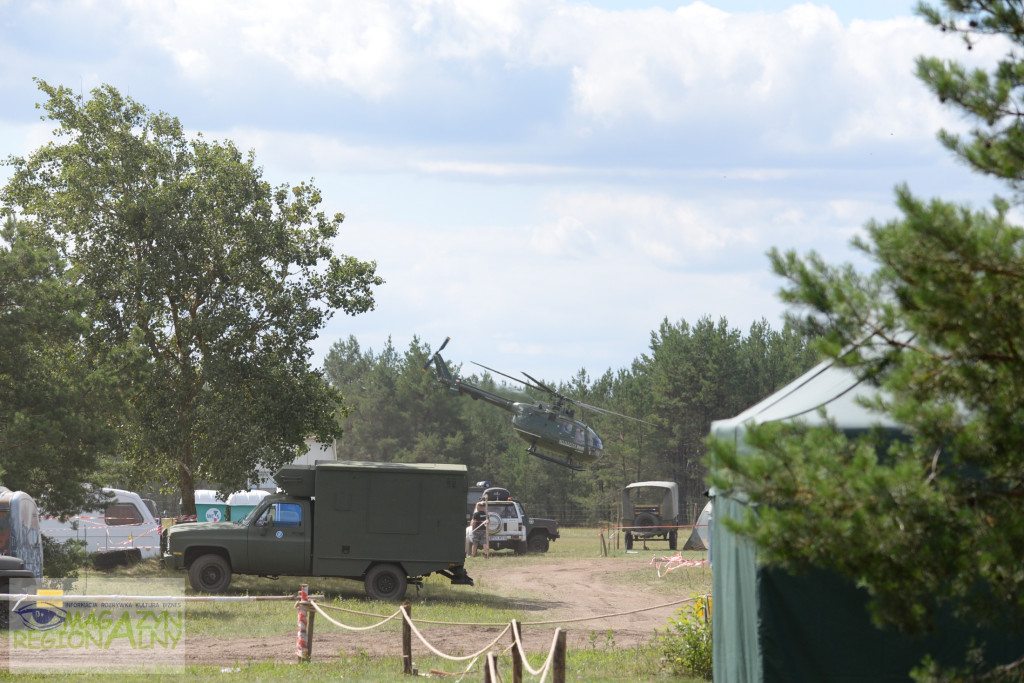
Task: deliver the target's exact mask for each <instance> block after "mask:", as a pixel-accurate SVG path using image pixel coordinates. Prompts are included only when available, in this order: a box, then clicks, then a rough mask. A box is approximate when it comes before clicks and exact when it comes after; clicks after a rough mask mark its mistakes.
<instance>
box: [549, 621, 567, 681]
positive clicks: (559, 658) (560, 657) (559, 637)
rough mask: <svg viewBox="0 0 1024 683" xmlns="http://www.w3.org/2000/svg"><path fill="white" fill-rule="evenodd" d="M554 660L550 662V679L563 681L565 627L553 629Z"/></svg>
mask: <svg viewBox="0 0 1024 683" xmlns="http://www.w3.org/2000/svg"><path fill="white" fill-rule="evenodd" d="M554 655H555V657H554V661H553V662H551V669H552V670H551V680H552V682H553V683H565V629H564V628H560V629H558V630H556V631H555V652H554Z"/></svg>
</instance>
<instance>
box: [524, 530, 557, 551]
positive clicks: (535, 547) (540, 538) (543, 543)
mask: <svg viewBox="0 0 1024 683" xmlns="http://www.w3.org/2000/svg"><path fill="white" fill-rule="evenodd" d="M526 545H527V547H528V548H529V549H530V552H531V553H546V552H547V551H548V548H549V547H550V545H551V543H550V541H548V537H547V536H546V535H544V534H534V535H533V536H530V539H529V540H528V541H527V542H526Z"/></svg>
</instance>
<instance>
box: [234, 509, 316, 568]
mask: <svg viewBox="0 0 1024 683" xmlns="http://www.w3.org/2000/svg"><path fill="white" fill-rule="evenodd" d="M311 532H312V520H311V519H310V516H309V503H308V502H306V501H295V502H287V503H284V502H281V503H271V504H270V505H269V506H267V509H266V510H264V511H263V513H262V514H261V515H259V516H258V517H257V518H256V519H254V520H253V522H252V523H251V524H250V525H249V528H248V531H247V543H246V548H247V550H246V552H247V554H248V560H249V573H252V574H268V575H279V576H306V575H308V574H309V573H310V570H311V563H312V560H311V556H310V537H311V536H312V533H311Z"/></svg>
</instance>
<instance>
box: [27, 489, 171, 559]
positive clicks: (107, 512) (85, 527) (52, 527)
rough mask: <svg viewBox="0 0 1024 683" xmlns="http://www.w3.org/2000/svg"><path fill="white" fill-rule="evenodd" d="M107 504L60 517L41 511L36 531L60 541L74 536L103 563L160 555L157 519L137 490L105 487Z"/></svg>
mask: <svg viewBox="0 0 1024 683" xmlns="http://www.w3.org/2000/svg"><path fill="white" fill-rule="evenodd" d="M103 492H104V493H106V494H107V495H109V496H110V504H109V505H108V506H107V507H106V509H103V510H83V511H82V512H80V513H78V514H77V515H73V516H71V517H68V518H67V520H64V521H61V519H60V518H58V517H54V516H50V515H42V514H41V515H40V517H39V531H41V532H42V533H43V534H45V535H46V536H49V537H50V538H51V539H53V540H55V541H57V542H59V543H63V542H64V541H67V540H68V539H72V538H77V539H79V540H81V541H85V549H86V550H87V551H88V552H90V553H99V554H100V556H99V557H97V560H99V561H100V563H103V564H118V563H120V562H121V561H122V558H121V556H126V554H129V553H130V554H134V553H136V552H137V553H138V555H137V556H136V557H137V559H145V558H148V557H159V556H160V523H159V522H157V520H156V518H155V517H154V516H153V512H152V511H151V510H150V509H149V507H148V506H147V505H146V503H145V502H143V500H142V498H141V497H140V496H139V494H137V493H134V492H132V491H124V490H122V489H112V488H104V489H103Z"/></svg>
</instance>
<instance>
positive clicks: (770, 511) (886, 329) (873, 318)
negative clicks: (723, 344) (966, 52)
mask: <svg viewBox="0 0 1024 683" xmlns="http://www.w3.org/2000/svg"><path fill="white" fill-rule="evenodd" d="M943 4H944V7H943V8H934V7H928V6H923V5H922V6H921V7H920V8H919V9H920V11H921V12H922V14H923V15H924V16H925V17H926V19H927V20H928V21H930V22H931V23H932V24H933V25H935V26H938V27H941V28H942V29H943V30H945V31H953V32H958V33H960V34H961V35H962V36H963V37H964V38H965V39H966V42H967V44H968V46H970V45H971V44H972V43H973V42H974V41H977V40H979V39H985V36H986V35H995V36H997V37H998V39H1000V40H1005V41H1008V42H1009V44H1010V45H1011V48H1012V49H1011V50H1010V51H1008V52H1007V53H1006V57H1004V58H1003V59H1002V60H1001V61H1000V62H999V63H998V64H997V66H996V68H995V69H994V70H992V71H991V72H984V71H981V70H973V71H971V70H967V69H965V68H964V67H962V66H961V65H959V64H957V63H954V62H942V61H940V60H937V59H932V58H920V59H919V60H918V63H917V66H918V75H919V77H920V78H921V79H922V80H923V81H924V82H925V84H926V85H928V86H929V87H930V88H931V89H932V90H933V91H934V92H935V93H936V95H938V97H939V98H940V99H941V100H942V101H944V102H946V103H947V104H948V105H950V106H952V107H954V108H955V109H957V110H958V111H960V112H962V113H964V114H966V115H967V116H968V117H971V118H973V120H974V121H976V122H977V126H976V128H975V129H974V130H973V131H971V132H970V133H969V134H968V135H966V136H963V135H957V134H953V133H949V132H942V133H941V134H940V139H941V140H942V142H943V143H944V144H946V145H947V146H948V147H949V148H950V149H951V150H952V151H953V152H954V153H955V154H956V155H957V156H958V157H959V158H961V159H962V160H964V161H965V162H966V163H968V164H969V165H971V166H972V167H973V168H975V169H976V170H978V171H981V172H983V173H986V174H990V175H992V176H994V177H997V178H1002V179H1005V180H1006V181H1007V183H1008V185H1009V186H1010V188H1011V189H1012V190H1014V191H1015V192H1016V197H1015V199H1013V200H1004V199H998V198H997V199H996V200H995V201H994V202H993V206H992V208H990V209H988V210H975V209H972V208H970V207H964V206H958V205H955V204H952V203H949V202H944V201H941V200H937V199H936V200H931V201H925V200H921V199H919V198H916V197H914V196H913V195H912V194H911V192H910V190H909V189H908V188H906V187H900V188H898V189H897V206H898V207H899V209H900V211H901V213H902V217H901V218H899V219H897V220H892V221H889V222H886V223H879V222H872V223H870V224H869V225H868V226H867V229H866V236H865V238H862V239H857V240H855V242H854V246H855V248H856V249H858V250H860V251H861V252H863V253H864V254H865V255H866V256H867V258H868V259H870V261H871V262H873V263H874V265H875V269H874V270H873V271H872V272H869V273H861V272H858V271H856V270H855V269H854V268H853V267H851V266H848V265H841V266H830V265H828V264H826V263H825V262H824V261H823V260H822V259H821V258H820V257H818V256H817V255H815V254H811V255H809V256H807V257H805V258H801V257H799V256H797V255H796V254H793V253H780V252H774V253H773V254H772V262H773V265H774V268H775V270H776V272H777V273H778V274H780V275H782V276H783V277H785V278H787V279H788V281H789V284H788V286H787V287H786V289H785V290H784V291H783V298H784V299H785V300H786V301H788V302H791V303H793V304H795V305H797V306H799V307H801V309H797V310H798V312H794V314H793V319H794V322H796V323H798V324H799V325H800V326H801V328H802V329H803V330H804V331H806V332H808V333H811V334H816V335H817V334H820V335H822V337H823V339H824V343H823V344H822V349H823V350H824V351H825V352H826V353H828V354H829V355H830V356H832V357H834V358H836V359H838V360H839V361H840V362H842V363H844V364H847V365H849V366H851V368H852V369H853V371H855V372H857V373H859V374H860V375H861V376H863V377H864V378H866V380H867V381H870V382H874V383H876V384H877V385H878V387H879V389H880V390H881V393H880V396H883V397H885V398H884V400H882V399H879V400H878V401H877V402H876V407H877V408H878V409H879V410H884V411H886V412H888V413H889V414H890V415H891V416H892V417H894V418H895V420H896V421H897V422H898V423H900V424H902V425H904V426H905V434H906V435H907V437H910V438H909V439H897V440H895V441H893V440H891V439H889V438H888V437H884V436H881V435H878V436H876V437H869V438H863V439H861V440H855V441H854V440H850V439H847V438H846V437H845V436H844V435H843V434H841V433H838V432H834V431H831V430H812V431H808V430H804V429H801V428H799V427H797V426H792V425H789V426H784V425H767V426H763V427H761V428H759V429H755V430H752V431H751V432H750V433H749V434H750V442H751V444H752V445H753V446H754V447H755V451H754V452H753V453H752V454H750V455H749V456H744V457H737V456H736V453H735V450H734V449H733V448H730V447H727V446H726V445H724V444H715V446H714V448H715V453H714V456H713V461H714V462H715V463H716V471H717V475H716V477H715V483H716V485H718V486H720V487H723V488H736V489H740V490H742V491H744V492H745V493H746V494H747V495H749V497H750V500H751V501H752V502H753V503H755V504H758V505H759V510H760V512H759V513H758V514H757V515H752V516H751V517H750V518H749V520H747V521H746V522H745V523H744V524H743V525H742V526H741V527H740V530H741V531H742V532H743V533H745V534H748V535H750V536H751V537H752V538H753V539H754V540H755V542H756V543H757V545H758V548H759V552H760V553H761V555H762V557H764V558H765V559H766V560H768V561H770V562H774V563H779V564H781V565H783V566H785V567H788V568H791V569H802V568H806V567H810V566H816V567H825V568H829V569H831V570H834V571H836V572H838V573H840V574H841V575H843V576H846V577H848V578H849V579H851V580H853V581H854V582H856V583H857V584H858V585H861V586H864V587H865V588H866V589H867V591H868V592H869V594H870V596H871V597H872V601H871V604H872V610H873V614H874V615H875V617H876V619H877V620H878V621H879V622H881V623H883V624H886V625H890V626H896V627H899V628H901V629H904V630H908V631H921V630H927V629H929V628H933V627H934V624H935V617H936V615H937V614H939V613H941V612H942V611H943V610H951V611H952V612H953V613H954V614H955V615H956V616H958V617H960V618H961V619H964V620H966V621H967V622H968V623H972V624H978V625H982V626H989V627H995V628H997V629H1004V628H1007V627H1008V626H1009V627H1010V628H1015V629H1018V632H1019V629H1020V627H1021V624H1024V569H1022V567H1024V356H1022V353H1021V340H1022V339H1024V229H1022V228H1021V227H1019V226H1017V225H1015V224H1014V223H1013V221H1012V220H1011V218H1010V216H1011V215H1012V213H1013V207H1019V205H1020V199H1021V197H1020V189H1021V187H1022V186H1021V183H1022V181H1024V143H1022V141H1024V127H1022V112H1024V87H1022V86H1024V59H1022V58H1021V51H1020V49H1021V48H1022V47H1024V8H1022V6H1021V4H1020V3H1019V2H1000V1H998V0H997V1H994V2H987V1H986V2H981V1H973V2H965V1H953V0H947V1H946V2H944V3H943ZM983 654H984V653H983ZM1022 664H1024V659H1022V660H1018V661H1017V662H1015V663H1011V664H1010V666H1009V667H1008V668H999V669H995V670H993V671H990V672H989V673H991V674H992V675H993V677H994V678H998V677H1000V676H1007V677H1009V678H1010V679H1012V680H1019V677H1020V676H1021V673H1022V672H1021V669H1020V667H1021V665H1022ZM983 669H984V667H982V668H981V669H979V670H977V671H976V672H975V673H977V672H978V671H982V670H983ZM961 673H962V672H961Z"/></svg>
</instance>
